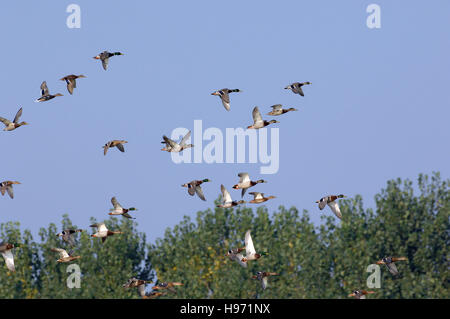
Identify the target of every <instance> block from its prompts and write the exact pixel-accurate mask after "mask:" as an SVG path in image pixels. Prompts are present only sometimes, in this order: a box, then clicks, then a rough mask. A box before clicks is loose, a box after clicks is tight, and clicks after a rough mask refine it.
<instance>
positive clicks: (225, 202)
mask: <svg viewBox="0 0 450 319" xmlns="http://www.w3.org/2000/svg"><path fill="white" fill-rule="evenodd" d="M220 190H221V191H222V204H221V205H217V207H222V208H230V207H233V206H237V205H240V204H244V203H245V201H243V200H240V201H233V200H232V199H231V195H230V193H229V192H228V191H227V189H226V188H225V186H223V185H220Z"/></svg>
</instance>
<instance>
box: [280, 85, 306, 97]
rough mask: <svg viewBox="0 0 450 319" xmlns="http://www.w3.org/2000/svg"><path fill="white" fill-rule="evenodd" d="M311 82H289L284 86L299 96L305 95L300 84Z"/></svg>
mask: <svg viewBox="0 0 450 319" xmlns="http://www.w3.org/2000/svg"><path fill="white" fill-rule="evenodd" d="M310 84H311V82H295V83H292V84H289V85H288V86H286V87H285V89H286V90H292V92H294V93H295V94H300V95H301V96H305V94H304V93H303V89H302V86H304V85H310Z"/></svg>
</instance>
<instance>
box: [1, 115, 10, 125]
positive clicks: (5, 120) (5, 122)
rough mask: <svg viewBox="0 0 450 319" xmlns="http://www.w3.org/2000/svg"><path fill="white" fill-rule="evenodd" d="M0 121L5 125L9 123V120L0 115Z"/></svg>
mask: <svg viewBox="0 0 450 319" xmlns="http://www.w3.org/2000/svg"><path fill="white" fill-rule="evenodd" d="M0 122H2V123H3V124H5V126H8V125H9V124H11V121H10V120H7V119H5V118H4V117H0Z"/></svg>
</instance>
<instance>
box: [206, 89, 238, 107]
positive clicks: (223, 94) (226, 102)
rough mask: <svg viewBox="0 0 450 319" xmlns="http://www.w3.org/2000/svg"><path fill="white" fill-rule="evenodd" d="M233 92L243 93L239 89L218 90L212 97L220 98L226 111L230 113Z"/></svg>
mask: <svg viewBox="0 0 450 319" xmlns="http://www.w3.org/2000/svg"><path fill="white" fill-rule="evenodd" d="M232 92H242V91H241V90H239V89H231V90H230V89H222V90H217V91H214V92H212V93H211V95H217V96H220V99H221V100H222V104H223V107H224V108H225V110H227V111H229V110H230V95H229V94H230V93H232Z"/></svg>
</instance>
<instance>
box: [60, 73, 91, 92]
mask: <svg viewBox="0 0 450 319" xmlns="http://www.w3.org/2000/svg"><path fill="white" fill-rule="evenodd" d="M79 78H85V76H84V75H83V74H80V75H75V74H70V75H66V76H65V77H63V78H61V79H60V80H61V81H66V83H67V91H68V92H69V93H70V95H72V94H73V89H74V88H76V87H77V81H76V80H77V79H79Z"/></svg>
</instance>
